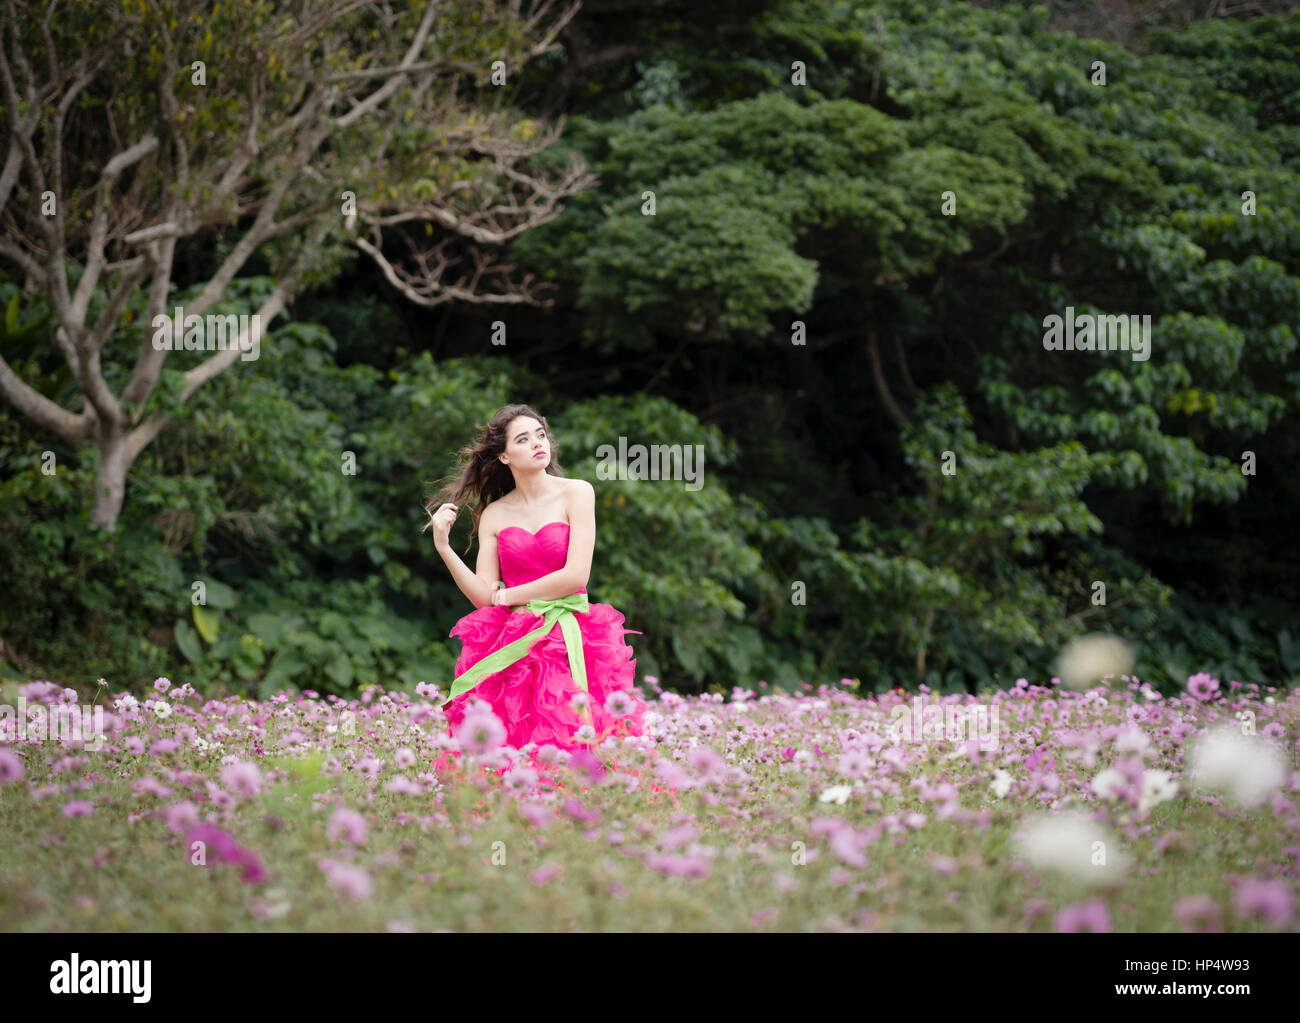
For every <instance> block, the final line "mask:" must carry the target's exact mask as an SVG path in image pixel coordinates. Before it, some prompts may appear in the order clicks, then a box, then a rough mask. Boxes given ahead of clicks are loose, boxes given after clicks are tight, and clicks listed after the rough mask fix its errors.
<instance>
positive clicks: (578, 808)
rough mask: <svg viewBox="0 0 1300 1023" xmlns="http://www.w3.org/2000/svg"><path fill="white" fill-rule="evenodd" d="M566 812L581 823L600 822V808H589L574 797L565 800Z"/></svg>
mask: <svg viewBox="0 0 1300 1023" xmlns="http://www.w3.org/2000/svg"><path fill="white" fill-rule="evenodd" d="M564 812H565V814H566V815H567V816H569V817H571V818H573V820H575V821H578V822H579V823H581V824H597V823H599V822H600V811H599V810H597V809H595V808H590V809H589V808H588V807H585V806H583V805H582V803H580V802H579V801H578V800H576V799H573V798H569V799H566V800H565V801H564Z"/></svg>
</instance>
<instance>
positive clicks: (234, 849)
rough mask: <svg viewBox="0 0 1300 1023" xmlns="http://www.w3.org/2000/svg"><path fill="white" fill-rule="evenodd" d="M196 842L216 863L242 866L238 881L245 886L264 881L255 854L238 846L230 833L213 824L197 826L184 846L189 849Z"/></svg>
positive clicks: (259, 862) (264, 875)
mask: <svg viewBox="0 0 1300 1023" xmlns="http://www.w3.org/2000/svg"><path fill="white" fill-rule="evenodd" d="M196 842H202V843H203V845H204V848H205V849H206V851H207V852H211V853H213V854H215V855H216V858H217V862H218V863H234V864H237V865H239V866H242V867H243V868H244V869H243V872H242V873H241V874H240V875H239V879H240V880H241V881H243V882H244V883H245V884H252V883H255V882H257V881H262V880H265V879H266V876H267V874H266V871H265V870H264V869H263V867H262V861H261V860H260V859H258V856H257V853H255V852H253V850H252V849H247V848H245V847H244V846H242V845H240V844H239V843H238V842H237V841H235V838H234V836H233V835H231V834H230V832H228V831H225V830H223V829H222V828H219V827H217V826H216V825H213V824H198V825H197V826H195V827H194V828H193V829H191V831H190V833H189V836H188V837H187V838H186V841H185V844H186V846H187V847H188V848H189V849H193V848H194V844H195V843H196Z"/></svg>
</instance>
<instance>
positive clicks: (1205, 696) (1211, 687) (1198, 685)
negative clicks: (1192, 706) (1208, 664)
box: [1187, 671, 1219, 701]
mask: <svg viewBox="0 0 1300 1023" xmlns="http://www.w3.org/2000/svg"><path fill="white" fill-rule="evenodd" d="M1187 691H1188V692H1189V693H1191V694H1192V695H1193V696H1195V697H1196V698H1197V699H1198V700H1201V701H1208V700H1211V699H1213V698H1214V694H1215V693H1217V692H1218V691H1219V680H1218V679H1217V678H1213V677H1211V675H1210V673H1209V672H1205V671H1202V672H1200V673H1198V674H1196V675H1192V676H1191V677H1189V678H1188V679H1187Z"/></svg>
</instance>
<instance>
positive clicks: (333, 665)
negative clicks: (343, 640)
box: [325, 650, 352, 689]
mask: <svg viewBox="0 0 1300 1023" xmlns="http://www.w3.org/2000/svg"><path fill="white" fill-rule="evenodd" d="M325 674H326V675H328V676H329V677H330V679H331V680H332V681H333V682H335V683H336V684H337V685H338V686H339V688H340V689H346V688H347V687H348V686H350V685H351V684H352V658H351V657H349V656H348V655H347V654H346V653H344V652H343V651H342V650H340V651H339V652H338V653H336V654H335V655H334V657H333V658H332V659H331V660H330V662H329V664H327V665H326V666H325Z"/></svg>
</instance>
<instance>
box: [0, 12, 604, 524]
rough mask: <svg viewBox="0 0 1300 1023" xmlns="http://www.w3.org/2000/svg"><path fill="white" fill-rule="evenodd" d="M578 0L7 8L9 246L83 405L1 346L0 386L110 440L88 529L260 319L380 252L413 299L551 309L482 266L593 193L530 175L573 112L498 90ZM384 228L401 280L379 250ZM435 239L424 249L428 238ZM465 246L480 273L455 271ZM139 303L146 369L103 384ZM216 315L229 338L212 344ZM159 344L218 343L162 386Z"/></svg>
mask: <svg viewBox="0 0 1300 1023" xmlns="http://www.w3.org/2000/svg"><path fill="white" fill-rule="evenodd" d="M104 7H107V8H108V9H107V11H106V10H105V9H103V8H104ZM578 7H579V3H578V0H563V2H557V0H531V2H529V3H527V4H525V3H524V2H523V0H515V2H513V3H511V4H500V5H498V4H483V3H478V2H474V0H454V2H450V3H433V2H423V3H414V4H411V5H410V6H409V8H407V7H406V5H397V4H388V3H381V4H362V3H359V2H357V0H330V2H317V0H301V2H297V3H293V4H284V3H274V2H269V0H257V2H253V0H249V2H241V3H238V4H221V3H204V2H201V0H115V2H113V3H110V4H107V5H101V6H100V7H98V8H95V7H89V6H83V5H79V4H70V5H66V6H61V5H59V4H58V3H57V2H53V3H49V4H48V5H45V4H33V3H25V2H21V0H7V2H6V4H5V6H4V8H3V18H2V19H0V88H2V89H3V93H2V95H3V97H4V112H3V117H2V118H0V120H3V124H4V127H3V129H2V130H3V135H0V152H2V153H4V157H3V159H4V164H3V168H2V169H0V216H2V217H3V221H4V231H3V235H2V236H0V257H3V259H5V260H7V261H8V262H9V263H11V264H12V265H13V266H15V267H16V268H17V270H18V272H19V273H20V274H21V275H22V276H23V277H24V279H25V291H27V292H29V293H30V292H33V291H35V290H37V289H39V290H41V291H43V292H45V293H46V295H47V296H48V298H49V301H50V303H51V305H52V308H53V319H54V326H53V331H52V341H53V344H54V345H56V346H57V348H58V351H59V352H60V353H61V355H62V357H63V359H64V360H65V361H66V363H67V365H68V367H69V368H70V369H71V371H72V375H73V378H74V379H75V381H76V386H77V392H78V393H79V396H80V398H81V403H82V404H81V408H80V410H79V411H74V410H72V409H69V408H66V407H64V406H63V405H61V404H60V403H59V402H58V401H55V400H52V399H51V398H50V397H47V396H46V395H44V394H42V393H41V392H40V391H38V390H36V389H35V388H33V387H32V386H31V385H29V384H28V383H26V382H25V381H24V380H22V379H20V377H19V376H18V374H17V373H16V372H15V371H14V370H13V368H12V367H11V366H10V365H9V363H7V362H6V361H5V359H4V357H3V355H0V394H3V395H4V397H5V398H6V399H7V400H8V401H9V402H10V403H11V404H12V405H13V406H14V407H15V408H16V409H18V410H19V411H20V412H21V413H22V414H23V415H25V416H27V417H28V418H29V419H31V420H32V421H34V422H35V423H37V424H39V425H40V426H41V427H43V428H45V429H47V430H49V431H51V432H52V433H54V434H56V435H57V436H59V437H60V438H62V439H63V440H64V441H66V442H67V443H69V444H72V445H74V446H78V445H80V444H83V443H87V442H89V443H93V444H95V445H97V446H98V449H99V455H100V462H99V474H98V487H97V490H98V493H97V495H96V498H95V502H94V507H93V510H92V514H91V521H92V522H93V523H95V524H98V525H100V526H102V527H104V529H106V530H107V531H109V532H112V531H113V529H114V526H115V523H116V521H117V518H118V515H119V513H120V511H121V508H122V503H123V499H124V495H125V486H126V477H127V473H128V471H129V470H130V467H131V465H132V463H133V462H134V461H135V460H136V458H138V457H139V455H140V452H141V451H143V450H144V449H145V447H146V446H147V445H148V444H149V443H150V442H151V441H152V440H153V439H154V438H155V437H157V435H158V434H159V432H160V431H162V430H163V429H165V428H166V427H167V426H168V424H169V423H170V422H171V421H172V415H171V414H170V413H171V412H173V411H174V409H175V408H176V407H177V405H179V404H183V403H184V402H185V400H186V399H187V398H188V397H189V396H190V395H191V394H193V392H194V391H195V389H197V388H198V387H200V386H202V385H203V383H204V382H206V381H208V380H210V379H212V377H214V376H215V375H216V374H218V373H221V372H222V371H224V370H226V369H228V368H230V366H231V365H232V364H234V363H235V362H236V361H237V360H245V361H247V360H248V359H249V357H250V355H251V356H252V357H254V358H255V357H256V353H257V352H258V350H259V349H258V344H259V343H260V336H259V334H260V330H261V329H262V327H263V326H265V325H267V324H269V323H270V322H271V321H273V320H274V319H275V318H276V317H277V316H278V315H279V314H280V313H281V312H282V311H283V310H284V309H285V307H286V305H287V304H288V303H289V302H290V301H291V300H292V299H293V297H294V296H295V295H296V294H298V293H300V292H301V291H302V290H303V289H304V288H307V287H309V286H311V285H312V284H318V283H320V282H322V281H325V280H328V279H329V278H330V277H331V276H332V275H333V274H334V273H335V272H336V271H337V270H338V269H339V267H340V266H341V265H342V264H343V263H344V262H345V260H346V259H347V258H348V257H349V256H350V255H353V254H355V253H357V252H360V253H363V254H364V255H365V256H366V257H367V258H369V259H372V260H374V261H375V262H376V263H377V264H378V265H379V267H380V268H381V269H382V270H383V273H384V275H385V276H386V277H387V279H388V280H389V281H390V282H391V283H392V284H393V285H394V286H395V287H396V288H397V289H398V290H399V291H401V292H402V293H403V294H404V295H405V296H406V297H407V298H409V299H410V300H412V301H414V302H417V303H420V304H422V305H430V306H431V305H437V304H440V303H444V302H449V301H452V300H460V301H468V302H480V303H526V304H538V303H541V302H543V301H544V300H543V299H542V298H541V297H540V296H539V294H538V289H537V288H535V287H534V285H533V282H532V278H531V276H529V275H525V276H523V277H522V278H520V279H515V276H514V275H513V273H512V271H513V269H514V268H513V267H512V266H510V265H494V264H493V262H492V257H491V255H490V251H491V248H492V247H493V246H498V245H501V244H503V243H505V242H507V241H509V240H510V239H512V238H514V237H516V236H517V235H519V234H521V233H522V232H524V231H526V230H528V229H529V228H530V227H532V226H535V225H537V224H540V223H543V222H545V221H547V220H549V219H551V218H552V217H554V216H555V215H556V214H557V213H558V211H559V208H560V204H561V203H562V201H563V200H564V199H565V198H567V197H569V196H571V195H574V194H576V193H577V192H579V191H581V190H582V189H583V188H585V187H587V186H588V185H590V184H591V183H592V182H593V181H594V178H593V177H592V176H591V175H589V174H588V173H586V171H585V168H584V165H583V164H582V162H581V161H580V160H577V159H574V160H571V161H570V162H569V163H568V164H567V165H565V166H560V165H559V162H558V161H556V160H554V159H550V160H548V159H546V158H545V157H543V158H541V159H539V160H538V161H537V164H538V166H536V167H531V166H530V158H532V157H536V156H538V154H541V153H542V152H543V151H544V150H546V149H547V148H548V147H549V146H550V145H551V144H552V143H553V142H554V141H555V139H556V138H557V137H558V135H559V133H560V131H561V129H562V122H557V123H556V124H555V125H554V126H552V127H551V128H550V129H549V130H544V129H543V128H542V127H541V126H539V125H538V124H536V123H535V122H534V121H532V120H529V119H526V118H522V117H519V116H517V115H515V114H512V113H511V112H510V111H509V110H508V109H507V108H506V107H505V106H504V105H503V104H502V102H501V101H500V100H499V99H498V97H499V96H500V91H499V88H498V87H499V86H501V85H503V84H506V83H507V82H508V81H509V75H510V74H511V73H513V72H514V71H515V70H517V69H518V68H520V67H521V66H523V65H524V64H525V63H526V62H527V61H529V60H531V59H533V58H535V57H536V56H538V55H539V54H541V53H543V52H545V51H546V50H547V49H549V48H550V47H551V46H552V44H553V42H554V39H555V36H556V34H557V33H558V32H559V31H560V30H561V29H563V27H564V26H565V25H566V24H567V23H568V22H569V21H570V20H571V19H572V18H573V16H574V15H575V14H576V13H577V10H578ZM106 15H107V16H106ZM466 82H468V83H469V84H468V85H467V86H466V85H465V83H466ZM463 86H464V89H463V90H462V87H463ZM461 91H464V92H465V95H460V94H459V92H461ZM421 224H423V227H424V230H423V231H419V230H412V228H419V227H420V225H421ZM394 234H396V235H397V236H399V238H401V240H402V241H403V243H404V245H405V247H406V248H407V249H408V250H409V253H410V262H409V266H408V265H406V264H405V263H404V262H403V261H402V260H399V259H397V258H395V257H392V256H390V255H388V254H387V253H386V252H385V246H384V242H385V236H386V235H394ZM421 235H423V236H424V237H426V238H427V237H431V236H435V237H434V243H433V244H432V247H427V248H426V247H422V243H420V242H417V241H416V238H417V237H419V236H421ZM213 242H215V243H216V245H215V249H216V253H217V257H216V260H215V265H213V266H211V267H210V268H208V270H209V271H210V272H206V276H205V278H204V283H203V286H202V288H201V289H200V290H199V292H198V294H197V296H195V297H194V298H193V300H192V301H190V302H189V303H188V304H187V305H186V306H185V307H184V308H183V313H184V316H183V319H182V321H181V322H180V323H173V321H172V317H171V316H170V315H169V314H170V313H171V312H172V311H173V310H172V309H171V308H169V298H170V297H171V295H170V292H171V289H172V288H173V287H174V286H176V285H177V284H178V283H180V278H181V276H182V275H181V270H180V266H179V264H180V263H181V261H182V260H181V258H180V257H181V256H182V254H183V252H184V253H188V252H189V248H192V249H194V250H195V251H196V252H197V251H198V250H199V246H200V245H204V244H207V245H211V244H212V243H213ZM184 246H188V248H185V249H184V250H183V247H184ZM467 257H468V258H469V259H471V260H472V262H473V264H474V265H473V270H472V271H471V272H470V273H468V274H466V275H465V276H463V277H461V278H459V279H457V280H444V277H445V276H446V275H447V272H448V270H449V268H450V267H452V266H453V265H454V264H455V263H456V262H459V261H461V260H462V259H464V258H467ZM255 258H256V259H259V260H263V261H264V262H265V265H266V266H267V267H268V268H269V270H270V271H271V275H272V277H273V278H274V280H275V282H276V283H275V287H274V289H273V290H272V291H271V293H270V294H269V295H268V296H267V297H266V298H265V299H264V301H263V302H262V303H261V305H260V307H259V308H258V309H257V310H256V316H255V317H253V318H250V319H249V320H247V321H246V322H242V323H240V325H239V328H238V330H237V331H236V330H234V329H232V330H231V336H229V337H227V336H226V334H225V333H223V332H222V329H223V328H225V327H227V326H230V327H231V328H234V324H233V323H231V322H230V321H229V320H226V319H221V318H218V319H216V320H215V322H214V321H213V320H212V319H206V318H208V317H212V316H216V315H217V314H219V313H220V312H221V303H222V300H223V295H224V293H225V292H226V289H227V287H228V286H229V285H230V284H231V282H232V281H233V280H234V279H235V277H236V275H237V274H239V273H240V271H241V269H243V268H244V267H245V266H247V265H248V264H249V263H250V260H254V259H255ZM139 289H147V291H148V303H147V314H146V322H147V324H148V325H149V326H150V328H152V329H151V330H149V331H146V332H145V333H144V334H143V336H136V337H135V340H136V341H137V342H138V343H139V351H138V355H137V357H136V359H135V365H134V368H133V370H132V371H130V373H129V377H127V375H126V374H122V375H123V376H124V377H127V378H126V379H125V380H124V382H123V383H122V384H121V386H120V387H119V388H115V387H114V386H113V384H112V383H111V382H110V380H111V379H112V377H113V376H114V375H115V374H114V373H113V372H106V369H107V368H108V367H107V366H106V363H111V362H112V359H113V356H114V355H115V354H116V353H115V352H113V351H112V348H111V346H110V345H109V342H110V341H112V340H113V339H114V338H117V337H119V336H132V335H137V334H138V325H137V330H127V328H128V327H129V326H130V325H129V324H128V323H126V322H125V320H124V311H125V310H126V308H127V302H128V299H129V298H130V297H131V296H132V295H133V294H135V293H136V292H137V291H138V290H139ZM192 317H197V318H198V319H197V320H193V319H191V318H192ZM205 323H207V324H212V325H213V327H214V328H215V329H210V330H209V331H208V332H207V334H206V335H205V334H204V332H203V330H202V326H203V325H204V324H205ZM168 330H171V331H173V332H174V333H173V337H178V338H180V337H181V336H182V335H183V338H182V341H183V344H184V346H185V349H186V352H187V353H188V352H189V351H191V350H199V351H203V352H205V353H210V354H206V357H204V358H201V359H199V360H197V361H195V362H194V364H193V365H191V366H188V368H186V369H185V370H184V372H183V373H182V374H179V375H177V376H176V377H175V378H174V379H173V381H172V383H171V385H170V386H167V385H163V386H160V381H165V380H166V379H167V373H166V372H164V366H165V365H166V363H167V359H168V355H169V354H172V351H174V349H173V350H171V351H169V349H168V348H167V347H166V345H167V343H168V338H167V333H168ZM178 347H179V346H178ZM168 372H171V371H170V369H169V370H168ZM151 399H152V400H151Z"/></svg>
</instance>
